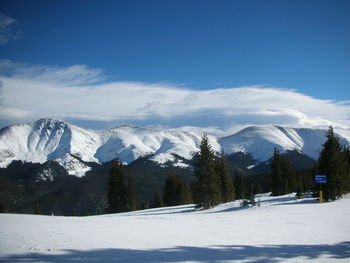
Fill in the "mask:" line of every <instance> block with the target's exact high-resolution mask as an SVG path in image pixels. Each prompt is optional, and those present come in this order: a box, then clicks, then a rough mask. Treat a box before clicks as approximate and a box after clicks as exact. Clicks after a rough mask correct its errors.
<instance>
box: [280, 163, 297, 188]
mask: <svg viewBox="0 0 350 263" xmlns="http://www.w3.org/2000/svg"><path fill="white" fill-rule="evenodd" d="M281 168H282V174H281V189H282V191H281V194H288V193H291V192H293V191H295V190H296V187H295V172H294V170H293V169H292V166H291V165H290V162H289V160H288V159H287V158H286V157H281Z"/></svg>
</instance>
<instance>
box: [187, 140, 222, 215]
mask: <svg viewBox="0 0 350 263" xmlns="http://www.w3.org/2000/svg"><path fill="white" fill-rule="evenodd" d="M194 176H195V177H197V182H196V183H195V184H194V188H193V190H194V201H195V203H196V204H197V207H198V208H202V209H207V208H210V207H212V206H215V205H217V204H219V202H220V199H221V193H220V183H219V178H218V175H217V173H216V170H215V153H214V151H213V149H212V148H211V145H210V143H209V138H208V135H206V134H204V135H203V137H202V141H201V145H200V151H199V152H198V153H197V154H196V156H195V162H194Z"/></svg>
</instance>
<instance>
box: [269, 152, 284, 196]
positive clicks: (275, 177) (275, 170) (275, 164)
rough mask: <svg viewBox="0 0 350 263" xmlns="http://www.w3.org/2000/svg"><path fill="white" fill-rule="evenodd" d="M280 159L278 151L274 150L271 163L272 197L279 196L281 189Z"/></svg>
mask: <svg viewBox="0 0 350 263" xmlns="http://www.w3.org/2000/svg"><path fill="white" fill-rule="evenodd" d="M282 185H283V181H282V159H281V156H280V153H279V151H278V150H277V149H276V148H275V150H274V153H273V157H272V161H271V190H272V195H274V196H277V195H281V194H282V192H283V189H282Z"/></svg>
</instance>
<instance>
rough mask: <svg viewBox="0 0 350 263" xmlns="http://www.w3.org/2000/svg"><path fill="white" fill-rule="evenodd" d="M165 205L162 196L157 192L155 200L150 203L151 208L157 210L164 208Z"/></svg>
mask: <svg viewBox="0 0 350 263" xmlns="http://www.w3.org/2000/svg"><path fill="white" fill-rule="evenodd" d="M163 205H164V204H163V198H162V196H161V194H159V193H158V192H156V193H155V194H154V196H153V198H152V199H151V200H150V202H149V208H156V207H162V206H163Z"/></svg>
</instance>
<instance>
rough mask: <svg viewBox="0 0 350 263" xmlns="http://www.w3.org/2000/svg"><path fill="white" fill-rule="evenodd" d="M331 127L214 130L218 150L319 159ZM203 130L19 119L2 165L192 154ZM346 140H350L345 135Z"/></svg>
mask: <svg viewBox="0 0 350 263" xmlns="http://www.w3.org/2000/svg"><path fill="white" fill-rule="evenodd" d="M325 133H326V130H321V129H293V128H286V127H279V126H272V125H271V126H251V127H248V128H245V129H243V130H241V131H240V132H238V133H236V134H234V135H231V136H228V137H224V138H215V137H213V136H210V137H209V138H210V143H211V145H212V147H213V149H214V150H215V151H217V152H219V151H221V150H222V149H223V150H224V151H225V153H227V154H230V153H235V152H244V153H250V154H251V155H252V156H253V157H254V158H255V159H256V160H258V161H265V160H267V159H269V158H270V157H271V156H272V153H273V150H274V148H275V147H277V148H278V149H280V150H281V151H282V152H283V151H286V150H298V151H301V152H303V153H305V154H307V155H309V156H310V157H312V158H314V159H317V157H318V154H319V151H320V150H321V146H322V144H323V143H324V141H325V139H326V138H325ZM201 136H202V133H201V132H187V131H184V130H183V129H163V130H160V129H149V128H144V127H137V126H119V127H116V128H113V129H108V130H99V131H93V130H88V129H83V128H80V127H78V126H75V125H71V124H68V123H65V122H63V121H58V120H52V119H41V120H38V121H36V122H30V123H27V124H16V125H11V126H8V127H5V128H3V129H1V130H0V167H6V166H8V165H9V164H10V163H11V162H12V161H13V160H22V161H25V162H37V163H44V162H46V161H47V160H55V161H57V162H58V163H59V164H60V165H62V166H63V167H65V168H66V169H67V171H68V173H69V174H71V175H75V176H83V175H84V174H85V173H86V171H88V170H89V169H90V167H89V166H88V165H87V163H88V162H97V163H104V162H108V161H110V160H113V159H115V158H119V159H120V160H121V161H122V162H124V163H130V162H132V161H134V160H136V159H138V158H139V157H141V156H145V155H150V159H151V160H152V161H155V162H157V163H160V164H164V163H166V162H169V161H170V162H174V165H178V166H183V165H184V164H183V163H176V162H177V160H176V158H175V156H174V155H177V156H180V157H182V158H184V159H191V158H192V157H193V155H194V153H195V152H197V151H199V145H200V142H201ZM342 142H343V143H344V144H345V145H349V142H348V141H347V140H346V139H344V138H342Z"/></svg>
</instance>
